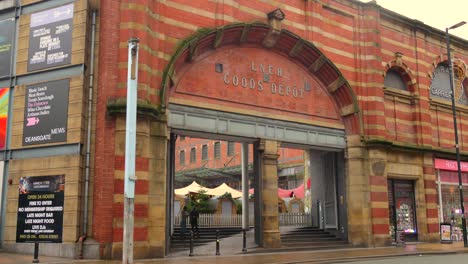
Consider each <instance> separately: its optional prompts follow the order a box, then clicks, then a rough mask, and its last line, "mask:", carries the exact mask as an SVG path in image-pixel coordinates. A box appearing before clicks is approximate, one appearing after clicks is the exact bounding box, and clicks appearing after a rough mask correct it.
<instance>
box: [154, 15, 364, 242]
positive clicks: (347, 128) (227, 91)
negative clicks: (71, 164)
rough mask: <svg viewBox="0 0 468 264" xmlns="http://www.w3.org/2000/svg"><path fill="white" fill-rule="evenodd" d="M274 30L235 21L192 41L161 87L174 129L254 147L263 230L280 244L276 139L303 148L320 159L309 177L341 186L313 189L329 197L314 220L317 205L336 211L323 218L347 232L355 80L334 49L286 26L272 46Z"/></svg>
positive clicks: (260, 233)
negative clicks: (328, 51)
mask: <svg viewBox="0 0 468 264" xmlns="http://www.w3.org/2000/svg"><path fill="white" fill-rule="evenodd" d="M268 31H269V26H267V25H264V24H236V25H230V26H226V27H224V28H220V29H217V30H211V31H207V32H204V33H199V34H198V35H195V36H193V37H192V38H190V39H188V40H186V41H185V42H184V43H183V45H182V46H181V47H180V49H179V50H177V51H176V54H175V55H174V57H173V59H172V60H171V63H170V64H169V65H168V67H167V68H166V71H165V73H164V77H163V84H162V85H163V89H162V94H161V95H162V98H163V99H162V100H163V102H164V103H163V104H162V106H163V108H164V109H167V110H168V126H169V128H170V130H171V132H172V133H176V134H181V135H189V136H190V135H194V136H198V137H203V138H210V139H211V138H216V139H219V138H221V139H222V138H228V139H229V138H235V139H236V140H239V141H241V142H247V143H252V144H254V145H255V147H254V156H255V158H254V163H255V171H256V184H255V188H256V190H255V191H256V194H258V195H256V196H255V198H256V199H257V200H256V223H255V226H256V232H257V234H256V235H257V236H256V237H257V241H258V242H259V243H260V244H262V245H263V246H265V247H278V246H280V245H281V240H280V237H279V230H278V221H279V220H278V207H277V204H278V202H277V201H278V200H277V197H276V192H277V188H278V184H277V178H278V147H279V146H294V147H298V148H301V149H305V150H306V151H307V153H308V159H309V160H315V161H317V162H318V163H320V165H319V166H312V165H311V166H310V167H308V168H307V169H308V170H309V177H310V175H312V174H315V175H321V178H315V181H317V182H318V183H324V184H325V186H327V187H330V188H331V189H330V190H334V192H331V194H332V195H331V196H330V195H327V194H330V192H327V191H326V190H325V192H320V191H319V189H317V190H316V191H315V193H314V194H313V195H312V196H314V195H315V197H319V196H320V195H321V197H323V200H322V203H323V207H322V208H315V209H317V210H315V209H313V211H317V215H316V219H318V218H319V215H318V214H319V213H318V212H319V209H321V210H324V211H323V212H322V213H323V216H324V217H325V218H327V219H328V220H327V222H326V223H319V222H320V220H319V221H318V222H317V223H318V224H323V225H324V227H329V228H334V229H336V230H339V229H341V230H342V231H343V232H345V231H344V229H346V207H345V206H340V205H342V204H343V199H344V198H343V197H344V195H345V186H344V171H345V170H344V165H343V164H344V155H343V153H344V149H345V148H346V135H355V134H360V131H361V125H360V124H361V119H360V113H359V109H358V105H357V102H356V98H355V97H354V94H353V92H352V90H351V88H350V86H349V84H348V83H347V82H346V80H345V78H344V77H343V76H342V75H341V74H340V73H339V71H338V70H337V68H336V67H335V66H334V65H333V64H332V63H331V62H330V61H329V60H328V59H327V58H326V56H324V55H323V54H322V53H321V52H320V51H319V50H318V49H317V48H315V47H314V46H313V45H312V44H311V43H309V42H307V41H305V40H303V39H301V38H299V37H297V36H295V35H294V34H292V33H291V32H288V31H282V32H281V34H279V36H278V38H277V39H276V40H275V42H274V43H271V42H269V43H268V47H266V46H265V45H264V43H265V41H264V40H265V38H266V37H267V36H268ZM171 142H172V143H173V144H175V143H174V142H175V141H174V140H172V141H171ZM173 144H172V147H171V151H170V153H172V154H171V157H172V164H174V162H173V159H174V157H175V155H176V153H175V151H174V145H173ZM312 150H313V151H312ZM337 153H338V154H337ZM309 164H310V162H309ZM328 168H332V170H328ZM168 171H169V172H170V173H171V171H173V170H172V169H169V170H168ZM172 173H173V172H172ZM327 175H328V176H330V175H331V176H330V177H331V178H333V179H334V181H333V182H332V184H331V186H328V185H327V184H330V182H328V181H327V182H325V181H324V178H326V177H327ZM332 176H333V177H332ZM330 177H329V178H330ZM322 181H323V182H322ZM309 188H310V187H309ZM168 198H169V199H170V200H172V197H171V195H169V197H168ZM318 200H320V199H318V198H315V201H314V198H312V199H310V201H309V202H310V203H316V202H317V201H318ZM325 202H328V204H325ZM327 206H328V207H327ZM310 207H311V208H313V207H312V206H310ZM340 215H341V218H339V217H338V216H340ZM170 218H171V213H169V216H168V219H167V220H168V221H167V222H168V223H171V222H172V219H170ZM340 221H341V222H340ZM168 231H170V230H168Z"/></svg>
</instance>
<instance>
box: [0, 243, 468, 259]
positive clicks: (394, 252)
mask: <svg viewBox="0 0 468 264" xmlns="http://www.w3.org/2000/svg"><path fill="white" fill-rule="evenodd" d="M455 253H468V248H464V247H463V242H456V243H453V244H440V243H415V244H409V245H407V246H406V247H381V248H349V249H339V250H321V251H300V252H279V253H257V254H249V253H248V254H236V255H226V256H224V255H222V256H194V257H180V256H179V257H168V258H165V259H147V260H135V261H134V263H136V264H151V263H154V264H186V263H187V264H189V263H192V264H201V263H206V264H215V263H222V264H228V263H242V264H258V263H274V264H286V263H295V264H299V263H338V262H346V261H351V260H356V259H366V258H382V257H391V256H406V255H407V256H411V255H428V254H455ZM39 260H40V263H56V264H59V263H60V264H65V263H90V264H117V263H121V261H104V260H101V261H100V260H74V259H64V258H55V257H44V256H40V257H39ZM31 261H32V255H21V254H12V253H4V252H3V253H0V263H2V264H23V263H31Z"/></svg>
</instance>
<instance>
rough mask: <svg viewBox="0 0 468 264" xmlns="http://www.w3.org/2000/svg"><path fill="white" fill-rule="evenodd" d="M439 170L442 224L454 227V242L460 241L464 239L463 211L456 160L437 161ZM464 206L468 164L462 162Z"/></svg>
mask: <svg viewBox="0 0 468 264" xmlns="http://www.w3.org/2000/svg"><path fill="white" fill-rule="evenodd" d="M434 165H435V168H436V170H437V190H438V198H439V218H440V222H441V223H450V224H451V225H452V230H453V235H452V240H455V241H460V240H463V237H462V231H461V230H462V209H461V204H460V192H459V179H458V170H457V161H456V160H446V159H437V158H436V159H435V160H434ZM460 168H461V176H462V185H463V194H464V195H463V197H464V205H465V208H466V205H467V202H468V199H467V197H468V196H467V195H466V193H467V192H468V162H460Z"/></svg>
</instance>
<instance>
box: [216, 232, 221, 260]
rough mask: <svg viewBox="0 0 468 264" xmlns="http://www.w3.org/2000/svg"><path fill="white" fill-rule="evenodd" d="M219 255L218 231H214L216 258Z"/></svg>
mask: <svg viewBox="0 0 468 264" xmlns="http://www.w3.org/2000/svg"><path fill="white" fill-rule="evenodd" d="M219 255H220V253H219V229H216V256H219Z"/></svg>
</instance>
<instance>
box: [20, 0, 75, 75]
mask: <svg viewBox="0 0 468 264" xmlns="http://www.w3.org/2000/svg"><path fill="white" fill-rule="evenodd" d="M72 31H73V4H69V5H64V6H60V7H56V8H53V9H48V10H45V11H41V12H38V13H34V14H31V23H30V32H29V52H28V72H30V71H36V70H41V69H46V68H50V67H57V66H61V65H66V64H70V63H71V50H72Z"/></svg>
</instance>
